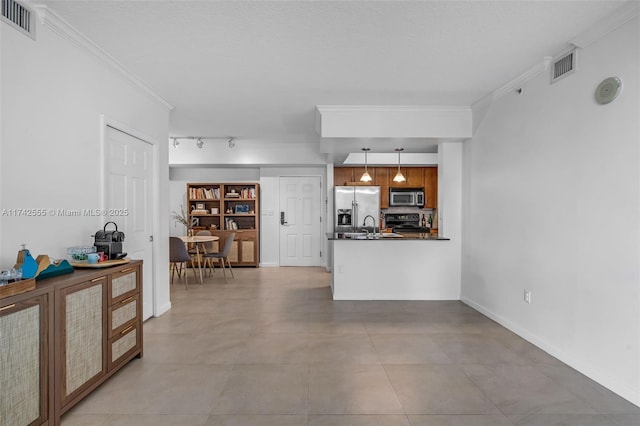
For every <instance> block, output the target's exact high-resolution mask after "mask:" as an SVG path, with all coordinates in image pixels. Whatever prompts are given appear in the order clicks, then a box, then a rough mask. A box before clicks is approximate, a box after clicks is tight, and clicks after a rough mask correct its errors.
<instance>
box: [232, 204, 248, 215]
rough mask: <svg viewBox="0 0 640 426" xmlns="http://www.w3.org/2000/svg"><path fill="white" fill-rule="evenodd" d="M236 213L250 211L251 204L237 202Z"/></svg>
mask: <svg viewBox="0 0 640 426" xmlns="http://www.w3.org/2000/svg"><path fill="white" fill-rule="evenodd" d="M235 212H236V213H249V204H236V206H235Z"/></svg>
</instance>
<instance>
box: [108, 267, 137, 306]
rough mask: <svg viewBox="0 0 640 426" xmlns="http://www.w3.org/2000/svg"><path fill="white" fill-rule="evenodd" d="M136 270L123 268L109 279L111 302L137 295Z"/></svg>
mask: <svg viewBox="0 0 640 426" xmlns="http://www.w3.org/2000/svg"><path fill="white" fill-rule="evenodd" d="M138 292H139V288H138V274H137V269H132V268H125V269H124V270H122V271H121V272H119V273H117V274H114V275H113V276H112V277H111V292H110V293H111V300H112V301H115V300H117V299H119V298H120V297H125V296H130V295H132V294H135V293H138Z"/></svg>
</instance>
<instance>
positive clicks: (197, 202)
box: [187, 182, 260, 266]
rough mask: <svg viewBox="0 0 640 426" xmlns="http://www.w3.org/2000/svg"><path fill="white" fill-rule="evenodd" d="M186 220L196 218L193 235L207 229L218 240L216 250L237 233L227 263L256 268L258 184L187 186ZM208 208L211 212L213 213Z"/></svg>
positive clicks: (196, 184)
mask: <svg viewBox="0 0 640 426" xmlns="http://www.w3.org/2000/svg"><path fill="white" fill-rule="evenodd" d="M187 206H188V207H187V208H188V212H187V214H188V220H189V221H191V220H192V219H196V222H197V225H195V226H194V227H193V230H194V232H197V231H199V230H209V231H211V233H212V234H213V235H216V236H218V237H220V240H219V241H218V247H219V248H220V249H221V248H222V247H224V243H225V241H226V239H227V237H228V236H229V234H231V233H232V232H235V233H236V239H240V240H239V241H241V242H238V243H236V242H234V246H233V247H232V252H233V251H234V247H235V250H236V251H235V252H234V255H233V257H232V256H231V255H230V256H229V261H230V262H231V264H232V265H233V266H258V265H259V260H260V258H259V251H258V248H259V246H260V242H259V235H260V220H259V219H260V212H259V208H260V185H259V184H257V183H235V182H233V183H225V182H221V183H188V184H187ZM211 209H215V210H213V211H214V212H212V210H211Z"/></svg>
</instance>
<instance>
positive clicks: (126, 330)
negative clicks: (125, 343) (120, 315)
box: [120, 325, 133, 334]
mask: <svg viewBox="0 0 640 426" xmlns="http://www.w3.org/2000/svg"><path fill="white" fill-rule="evenodd" d="M132 328H133V326H132V325H130V326H129V327H127V328H125V329H124V330H122V331H121V332H120V334H127V333H128V332H129V330H131V329H132Z"/></svg>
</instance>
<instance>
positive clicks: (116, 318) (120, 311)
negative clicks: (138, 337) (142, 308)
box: [109, 294, 140, 337]
mask: <svg viewBox="0 0 640 426" xmlns="http://www.w3.org/2000/svg"><path fill="white" fill-rule="evenodd" d="M139 303H140V296H139V295H137V294H136V295H135V296H130V297H127V298H126V299H124V300H123V301H121V302H118V303H116V304H114V305H112V306H111V307H109V337H114V336H116V335H117V334H118V333H119V332H120V331H122V330H123V329H124V328H126V326H127V324H128V323H129V322H131V321H134V320H137V318H138V308H139Z"/></svg>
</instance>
